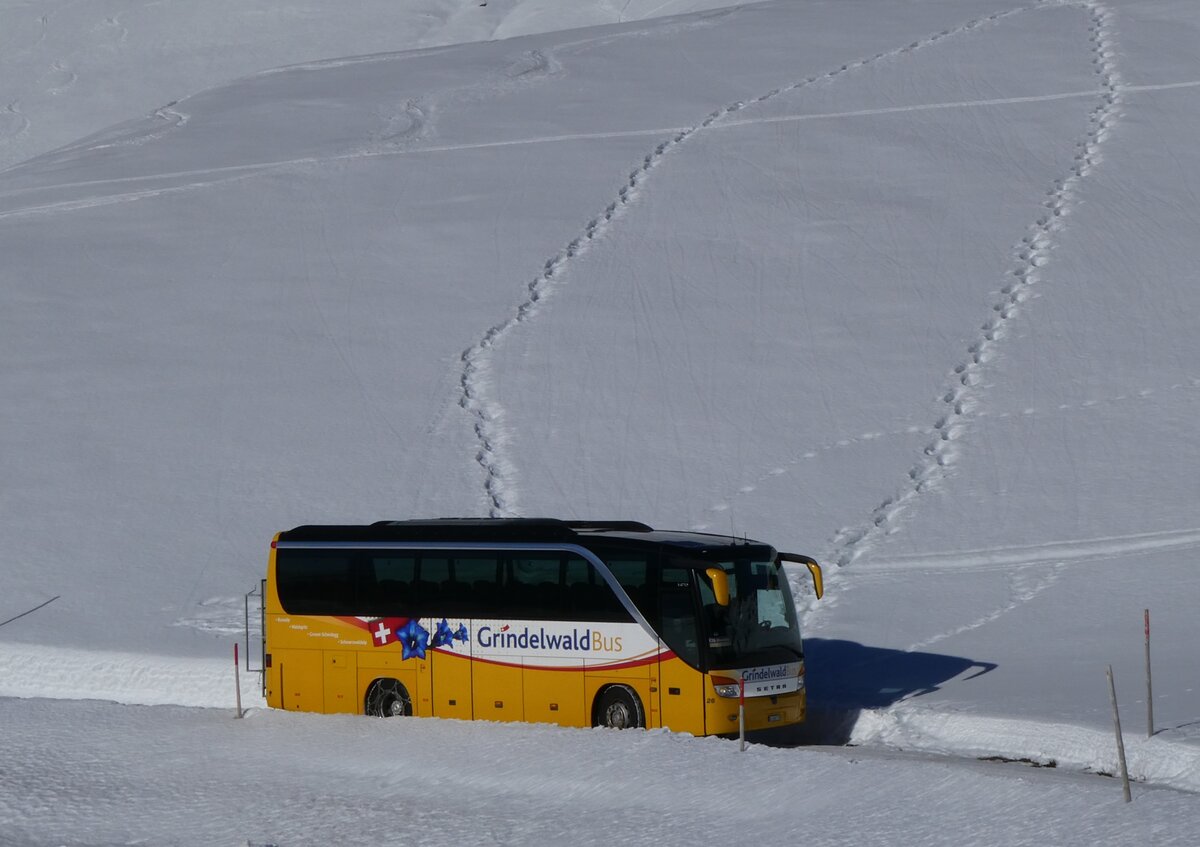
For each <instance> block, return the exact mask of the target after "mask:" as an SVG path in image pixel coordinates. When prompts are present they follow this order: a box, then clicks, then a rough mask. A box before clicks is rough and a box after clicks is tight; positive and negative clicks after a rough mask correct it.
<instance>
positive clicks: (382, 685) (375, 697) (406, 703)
mask: <svg viewBox="0 0 1200 847" xmlns="http://www.w3.org/2000/svg"><path fill="white" fill-rule="evenodd" d="M366 713H367V714H368V715H374V716H375V717H377V718H399V717H408V716H410V715H411V714H412V698H411V697H409V696H408V689H406V688H405V687H404V685H403V684H402V683H401V682H400V681H399V680H396V679H377V680H375V681H374V682H372V683H371V687H370V688H368V689H367V700H366Z"/></svg>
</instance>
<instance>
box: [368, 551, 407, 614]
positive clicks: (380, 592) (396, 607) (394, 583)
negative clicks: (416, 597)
mask: <svg viewBox="0 0 1200 847" xmlns="http://www.w3.org/2000/svg"><path fill="white" fill-rule="evenodd" d="M416 570H417V560H416V558H415V557H414V556H394V555H391V554H388V553H385V552H383V551H377V552H371V553H369V554H368V557H367V559H366V561H365V562H364V563H363V567H361V568H360V571H359V573H360V576H361V577H362V578H361V580H360V581H359V585H358V602H357V603H356V604H355V605H356V606H357V608H358V609H359V611H360V614H364V615H377V616H379V617H400V616H403V615H406V614H408V613H409V612H411V611H412V607H413V605H414V604H413V596H412V588H411V585H412V582H413V577H414V575H415V574H416Z"/></svg>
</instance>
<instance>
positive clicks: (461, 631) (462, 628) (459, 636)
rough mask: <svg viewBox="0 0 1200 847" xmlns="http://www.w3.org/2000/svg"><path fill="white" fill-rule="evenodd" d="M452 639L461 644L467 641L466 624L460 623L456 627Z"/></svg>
mask: <svg viewBox="0 0 1200 847" xmlns="http://www.w3.org/2000/svg"><path fill="white" fill-rule="evenodd" d="M454 638H455V640H457V641H462V642H466V641H467V640H468V637H467V627H466V624H461V623H460V624H459V625H458V632H456V633H454Z"/></svg>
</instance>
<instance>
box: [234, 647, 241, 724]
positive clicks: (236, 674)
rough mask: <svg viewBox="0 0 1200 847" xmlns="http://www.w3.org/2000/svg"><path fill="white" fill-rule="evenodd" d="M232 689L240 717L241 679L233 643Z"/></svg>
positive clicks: (235, 648) (236, 651)
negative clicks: (234, 690) (235, 692)
mask: <svg viewBox="0 0 1200 847" xmlns="http://www.w3.org/2000/svg"><path fill="white" fill-rule="evenodd" d="M233 687H234V688H235V689H236V691H237V715H236V717H239V718H240V717H241V716H242V678H241V676H240V674H239V672H238V645H237V642H236V641H235V642H234V643H233Z"/></svg>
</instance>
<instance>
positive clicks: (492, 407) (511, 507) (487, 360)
mask: <svg viewBox="0 0 1200 847" xmlns="http://www.w3.org/2000/svg"><path fill="white" fill-rule="evenodd" d="M1028 8H1036V7H1025V8H1018V9H1008V10H1005V11H1001V12H996V13H994V14H991V15H987V16H985V17H981V18H976V19H974V20H971V21H968V22H967V23H965V24H962V25H960V26H957V27H951V28H948V29H944V30H941V31H940V32H938V33H936V34H934V35H931V36H928V37H927V38H924V39H918V40H917V41H913V42H911V43H910V44H907V45H905V46H903V47H898V48H895V49H893V50H889V51H885V52H882V53H877V54H875V55H874V56H871V57H868V58H863V59H856V60H853V61H850V62H847V63H845V64H843V65H841V66H840V67H837V68H835V69H833V70H830V71H828V72H826V73H824V74H817V75H813V76H808V77H805V78H804V79H802V80H800V81H799V82H795V83H792V84H790V85H787V86H782V87H779V88H773V89H771V90H770V91H768V92H766V93H764V94H760V95H759V96H758V97H754V98H751V99H749V100H737V101H735V102H733V103H730V104H728V105H726V106H723V107H721V108H719V109H717V110H715V111H713V112H710V113H709V114H708V115H707V116H706V117H705V118H704V119H703V120H702V121H700V122H699V123H697V124H695V125H693V126H690V127H685V128H683V129H680V130H678V131H677V132H675V134H674V135H672V136H671V137H670V138H669V139H667V140H666V141H663V142H662V143H660V144H659V145H658V146H657V147H655V148H654V150H653V151H651V152H650V153H648V154H647V155H646V156H645V158H644V159H643V160H642V162H641V164H640V165H639V166H638V167H636V168H635V169H634V170H633V171H632V172H631V173H630V174H629V178H628V179H627V180H626V182H625V184H624V185H622V186H621V188H620V189H619V190H618V191H617V194H616V197H615V198H613V199H612V200H611V201H610V202H609V203H608V205H607V206H605V207H604V209H603V211H602V212H601V213H600V214H598V215H596V216H595V217H593V218H592V219H590V220H589V221H588V222H587V224H586V225H585V226H584V228H583V231H582V232H580V233H579V234H578V235H576V236H575V238H573V239H572V240H571V241H570V242H568V243H567V245H566V246H565V247H564V248H563V249H562V250H560V251H559V252H558V253H556V254H555V255H553V256H551V257H550V258H549V259H547V260H546V262H545V264H544V265H543V267H542V271H541V273H539V274H538V275H537V276H536V277H535V278H534V279H533V281H532V282H530V283H529V284H528V285H527V289H528V292H529V296H528V297H527V298H526V299H525V300H524V301H522V302H521V303H520V304H519V305H518V306H517V308H516V311H515V312H514V313H513V314H511V315H510V316H509V317H508V318H507V319H505V320H503V321H501V322H500V323H497V324H494V325H492V326H491V327H489V328H488V329H487V330H486V331H485V332H484V333H483V336H482V337H481V338H480V340H479V341H478V342H476V343H475V344H474V345H472V346H471V347H469V348H467V349H466V350H465V351H463V354H462V356H461V362H462V371H461V374H460V377H459V394H460V399H459V406H460V407H461V408H463V409H464V410H465V411H466V412H467V413H468V414H469V415H470V416H471V418H472V425H473V428H474V432H475V437H476V440H477V442H478V450H477V452H476V455H475V459H476V461H477V462H478V463H479V465H480V467H481V468H482V469H483V472H484V492H485V495H486V498H487V502H488V512H489V515H490V516H491V517H512V516H516V515H519V514H520V508H519V484H518V482H517V471H516V468H515V467H514V466H513V464H512V462H511V460H509V459H507V458H506V457H505V451H506V447H507V446H508V437H509V436H508V432H507V430H506V428H505V425H504V408H503V406H502V405H501V404H500V402H499V401H498V400H497V399H496V398H495V397H494V396H492V395H493V391H492V385H491V380H490V374H489V371H490V366H491V351H492V350H493V349H494V348H495V346H496V345H497V344H498V343H500V342H501V341H502V340H503V339H504V338H505V337H506V336H507V335H508V334H509V333H511V332H512V331H513V330H514V329H516V328H517V327H519V326H520V325H522V324H525V323H528V322H529V321H530V320H532V319H533V318H534V317H535V316H536V315H537V314H538V313H539V312H540V310H541V307H542V305H543V304H544V303H545V301H546V300H547V299H548V298H549V297H550V296H551V295H552V294H553V293H554V291H555V290H556V289H557V288H559V287H560V286H561V285H562V284H563V282H562V280H563V279H564V278H565V277H566V276H567V273H568V271H569V269H570V266H571V264H572V262H573V261H574V259H575V257H577V256H579V255H580V254H582V253H583V252H584V251H586V250H587V249H588V248H589V247H590V246H591V244H592V243H593V242H594V241H596V240H597V239H598V238H600V237H601V236H603V235H604V234H605V233H607V232H608V230H609V229H610V228H611V227H612V225H613V224H614V222H615V221H617V220H619V219H620V218H621V217H623V216H624V214H625V212H626V211H627V210H628V209H629V207H630V205H631V204H632V203H633V202H634V201H635V200H636V199H637V198H638V196H639V195H640V193H641V191H642V190H643V187H644V184H645V182H646V180H647V179H648V178H649V175H650V172H651V171H652V170H653V169H654V168H655V167H657V166H658V165H659V164H660V163H661V162H662V161H663V159H664V158H666V156H667V155H668V154H670V153H672V152H674V151H675V150H676V149H678V148H679V146H680V145H682V144H683V143H684V142H686V141H687V140H688V139H689V138H691V137H692V136H694V135H696V134H697V133H700V132H703V131H704V130H707V129H710V128H712V127H713V126H714V125H716V124H717V123H718V122H721V121H722V120H723V119H725V118H727V117H728V116H730V115H734V114H737V113H738V112H740V111H742V110H743V109H746V108H748V107H751V106H755V105H757V104H759V103H763V102H766V101H769V100H772V99H774V98H776V97H778V96H780V95H781V94H786V93H788V92H791V91H796V90H798V89H802V88H806V87H808V86H810V85H813V84H815V83H818V82H822V81H827V80H836V79H838V78H840V77H842V76H843V75H844V74H847V73H850V72H852V71H855V70H858V69H859V68H863V67H867V66H870V65H874V64H876V63H879V62H882V61H886V60H888V59H893V58H896V57H900V56H904V55H906V54H909V53H912V52H914V51H916V50H920V49H922V48H924V47H928V46H930V45H933V44H936V43H938V42H940V41H942V40H943V39H946V38H949V37H951V36H955V35H960V34H963V33H967V32H971V31H973V30H976V29H979V28H981V27H984V26H987V25H989V24H993V23H996V22H997V21H1000V20H1002V19H1004V18H1006V17H1009V16H1010V15H1014V14H1017V13H1019V12H1021V11H1026V10H1027V9H1028Z"/></svg>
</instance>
